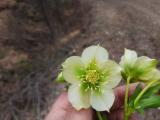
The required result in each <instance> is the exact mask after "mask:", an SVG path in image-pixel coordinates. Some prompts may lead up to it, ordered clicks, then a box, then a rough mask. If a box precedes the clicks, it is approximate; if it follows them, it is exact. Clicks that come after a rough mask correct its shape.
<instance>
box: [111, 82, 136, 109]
mask: <svg viewBox="0 0 160 120" xmlns="http://www.w3.org/2000/svg"><path fill="white" fill-rule="evenodd" d="M137 85H138V83H134V84H131V85H130V87H129V96H131V95H132V93H133V92H134V90H135V88H136V86H137ZM114 92H115V96H116V98H115V101H114V104H113V107H112V110H115V109H119V108H121V107H122V106H123V104H124V97H125V86H120V87H117V88H116V89H115V91H114Z"/></svg>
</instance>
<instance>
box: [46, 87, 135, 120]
mask: <svg viewBox="0 0 160 120" xmlns="http://www.w3.org/2000/svg"><path fill="white" fill-rule="evenodd" d="M136 85H137V84H132V85H131V86H130V91H129V95H131V94H132V93H133V91H134V89H135V88H136ZM115 96H116V99H115V102H114V105H113V107H112V109H111V112H110V113H108V116H107V118H108V119H109V120H123V108H122V106H123V104H124V96H125V87H124V86H120V87H117V88H116V89H115ZM94 115H95V114H94V112H93V110H92V109H91V108H89V109H82V110H80V111H76V110H75V109H74V108H73V107H72V105H71V104H70V103H69V101H68V97H67V93H62V94H61V95H60V96H59V98H58V99H57V101H56V102H55V103H54V105H53V106H52V108H51V110H50V112H49V114H48V115H47V117H46V118H45V120H95V119H96V118H95V116H94ZM130 120H136V118H135V117H132V118H130Z"/></svg>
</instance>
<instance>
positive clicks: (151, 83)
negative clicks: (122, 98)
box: [134, 80, 158, 106]
mask: <svg viewBox="0 0 160 120" xmlns="http://www.w3.org/2000/svg"><path fill="white" fill-rule="evenodd" d="M157 81H158V80H153V81H151V82H150V83H149V84H148V85H147V86H146V87H145V88H144V89H143V90H142V91H141V92H140V94H139V95H138V96H137V97H136V99H135V101H134V106H136V104H137V103H138V101H139V100H140V98H141V97H142V96H143V94H144V93H145V92H146V91H147V90H148V89H149V88H150V87H151V86H152V85H153V84H154V83H156V82H157Z"/></svg>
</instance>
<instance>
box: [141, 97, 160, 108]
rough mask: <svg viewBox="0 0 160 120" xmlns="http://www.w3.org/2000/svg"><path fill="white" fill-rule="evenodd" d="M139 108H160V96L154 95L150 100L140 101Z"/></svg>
mask: <svg viewBox="0 0 160 120" xmlns="http://www.w3.org/2000/svg"><path fill="white" fill-rule="evenodd" d="M139 107H141V108H144V109H146V108H158V107H160V96H155V95H154V96H152V97H150V98H146V99H142V100H140V101H139Z"/></svg>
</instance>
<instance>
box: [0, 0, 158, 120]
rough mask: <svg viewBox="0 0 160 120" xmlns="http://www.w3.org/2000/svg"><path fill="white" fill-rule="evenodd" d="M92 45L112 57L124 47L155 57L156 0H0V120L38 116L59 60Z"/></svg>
mask: <svg viewBox="0 0 160 120" xmlns="http://www.w3.org/2000/svg"><path fill="white" fill-rule="evenodd" d="M56 6H58V7H56ZM93 44H100V45H102V46H104V47H105V48H107V49H108V51H109V53H110V58H111V59H115V60H116V61H117V62H119V60H120V57H121V55H122V54H123V51H124V48H130V49H134V50H136V51H137V52H138V53H139V55H147V56H149V57H152V58H156V59H158V60H160V47H159V46H160V1H159V0H134V1H133V0H88V1H86V0H74V1H73V0H68V1H67V2H64V0H55V1H53V0H0V113H1V114H0V120H42V119H43V118H44V116H45V115H46V114H47V112H48V110H49V106H50V105H51V104H53V102H54V100H55V98H56V96H57V95H58V94H59V93H60V92H61V91H62V90H63V88H64V87H63V85H59V84H57V83H55V82H54V80H55V78H56V75H57V73H58V71H59V69H60V64H61V63H62V62H63V61H64V60H65V59H66V58H67V57H69V56H72V55H80V54H81V52H82V50H83V49H84V48H85V47H87V46H89V45H93ZM159 114H160V111H159V110H148V111H147V112H146V113H145V115H144V116H142V117H139V120H160V115H159Z"/></svg>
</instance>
